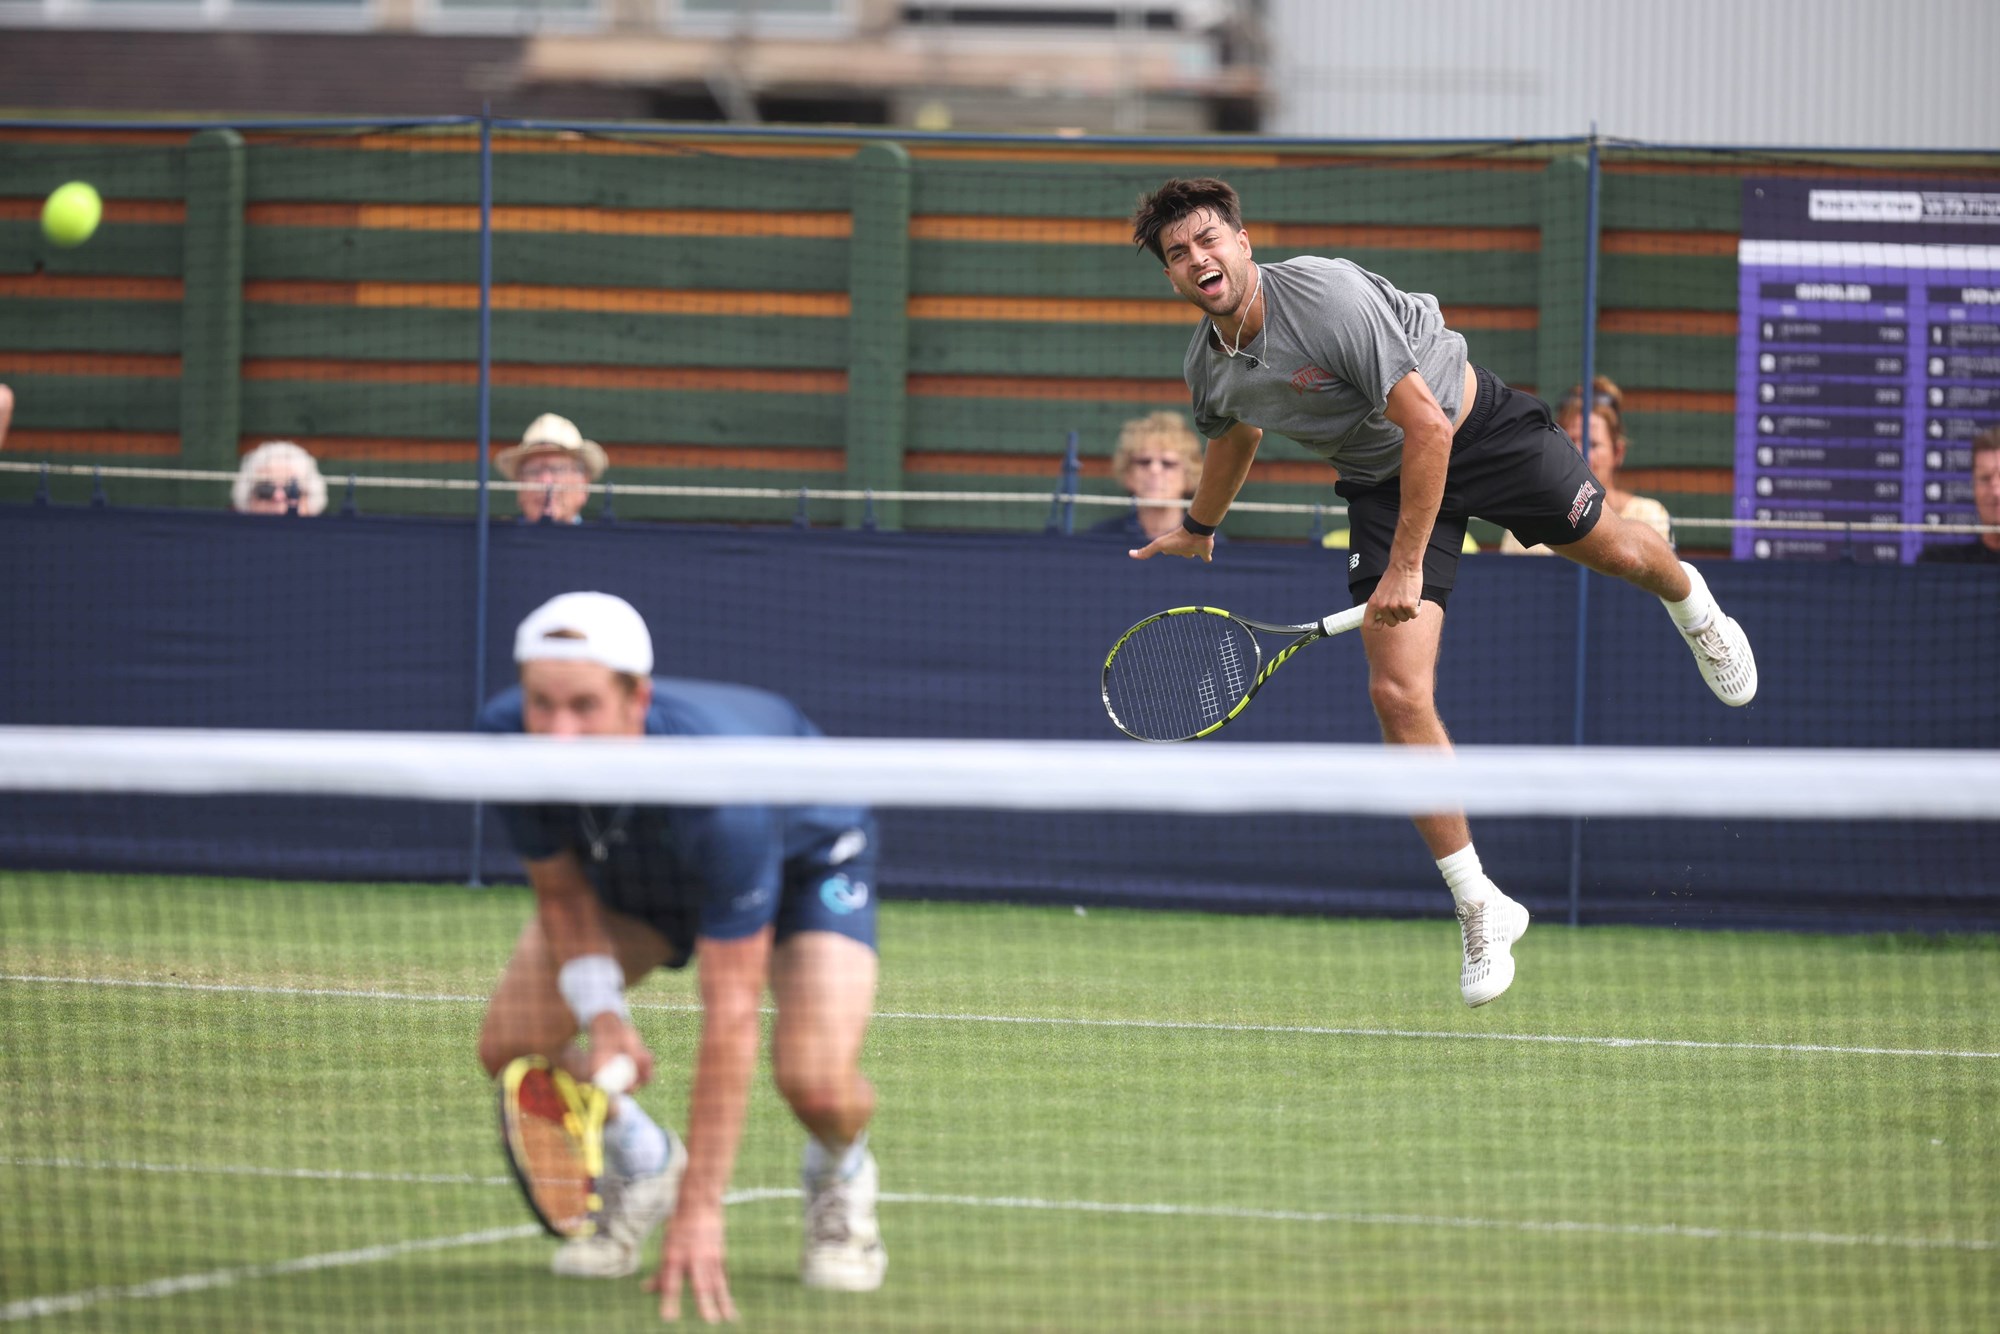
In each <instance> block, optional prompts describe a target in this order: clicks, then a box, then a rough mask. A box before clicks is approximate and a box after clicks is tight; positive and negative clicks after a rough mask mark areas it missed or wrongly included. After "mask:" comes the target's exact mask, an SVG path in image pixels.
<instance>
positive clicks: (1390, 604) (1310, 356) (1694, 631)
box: [1131, 178, 1757, 1005]
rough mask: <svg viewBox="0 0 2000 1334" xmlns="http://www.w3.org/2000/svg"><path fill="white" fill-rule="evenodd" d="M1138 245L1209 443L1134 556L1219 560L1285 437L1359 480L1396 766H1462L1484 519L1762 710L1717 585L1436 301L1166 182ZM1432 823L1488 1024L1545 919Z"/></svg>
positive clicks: (1730, 695) (1468, 992) (1461, 820)
mask: <svg viewBox="0 0 2000 1334" xmlns="http://www.w3.org/2000/svg"><path fill="white" fill-rule="evenodd" d="M1132 235H1133V240H1134V241H1135V242H1136V243H1137V244H1139V245H1141V246H1144V247H1145V248H1146V249H1148V250H1150V251H1152V253H1153V255H1154V256H1155V257H1156V258H1158V259H1159V260H1160V262H1161V263H1163V264H1164V265H1165V266H1166V273H1167V278H1168V281H1170V282H1171V283H1172V284H1173V287H1174V290H1175V291H1176V292H1179V293H1180V294H1181V295H1182V296H1184V297H1186V298H1187V299H1188V300H1189V301H1191V302H1193V303H1194V305H1195V306H1196V307H1197V308H1198V309H1200V310H1201V312H1202V314H1203V315H1204V316H1206V318H1205V319H1203V320H1202V322H1201V327H1200V328H1198V329H1197V330H1196V331H1195V335H1194V339H1193V341H1192V342H1190V343H1189V345H1188V350H1187V357H1186V359H1185V362H1184V366H1183V370H1184V374H1185V376H1186V379H1187V384H1188V389H1189V391H1190V392H1191V393H1192V394H1193V398H1194V416H1195V425H1196V427H1197V428H1198V429H1199V430H1200V431H1201V433H1202V434H1203V435H1204V436H1206V437H1208V439H1209V445H1208V454H1207V457H1206V460H1205V462H1204V464H1203V468H1202V478H1201V485H1200V486H1199V487H1198V488H1197V489H1196V491H1195V495H1194V499H1193V500H1192V501H1191V502H1190V503H1189V505H1188V509H1187V513H1186V515H1185V517H1184V518H1183V520H1182V524H1181V527H1180V528H1179V529H1177V530H1175V531H1172V532H1169V533H1166V534H1164V535H1162V536H1160V537H1158V538H1155V539H1154V540H1153V541H1152V542H1151V543H1149V544H1147V545H1146V546H1145V547H1144V548H1141V549H1136V550H1134V551H1132V552H1131V555H1132V556H1134V557H1135V558H1137V559H1139V560H1146V559H1149V558H1151V557H1153V556H1159V555H1166V556H1193V557H1199V558H1200V559H1201V560H1204V561H1206V560H1210V559H1212V558H1213V556H1214V553H1215V547H1214V542H1215V538H1214V534H1215V529H1216V527H1217V525H1219V524H1220V523H1221V522H1222V520H1223V516H1224V515H1226V514H1227V513H1228V512H1229V506H1230V504H1231V502H1233V501H1234V500H1235V499H1236V493H1237V492H1238V491H1239V490H1240V489H1242V486H1243V479H1244V478H1245V477H1246V476H1247V475H1248V474H1249V471H1250V462H1251V460H1252V459H1253V458H1254V457H1255V456H1256V453H1257V445H1258V442H1259V441H1260V440H1262V439H1263V434H1264V432H1265V431H1267V430H1271V431H1276V432H1278V433H1279V434H1281V435H1285V436H1289V437H1290V438H1291V439H1293V440H1296V441H1298V442H1299V443H1300V444H1301V445H1304V446H1305V447H1306V448H1307V449H1310V450H1312V451H1313V452H1314V453H1316V454H1318V455H1320V456H1321V457H1322V458H1324V459H1326V461H1327V462H1329V463H1331V464H1332V465H1334V467H1336V468H1338V469H1339V471H1340V480H1339V482H1338V483H1337V484H1336V485H1335V487H1334V490H1335V491H1336V492H1337V493H1338V494H1339V495H1340V496H1341V497H1342V498H1343V499H1345V500H1346V501H1347V507H1348V509H1347V517H1348V524H1349V527H1350V530H1351V532H1352V538H1351V541H1352V551H1351V554H1350V555H1349V556H1348V559H1347V585H1348V589H1349V591H1350V593H1351V594H1352V596H1353V599H1354V601H1355V602H1356V603H1357V604H1359V603H1366V604H1367V607H1368V615H1367V620H1366V621H1365V623H1364V624H1363V626H1362V629H1361V639H1362V644H1363V645H1364V647H1365V650H1366V652H1367V655H1368V674H1369V681H1368V692H1369V698H1370V700H1371V702H1372V703H1373V704H1374V707H1375V715H1376V717H1377V718H1378V719H1379V720H1380V722H1381V724H1382V736H1383V739H1384V740H1385V741H1387V742H1389V743H1390V744H1392V745H1432V746H1448V745H1450V744H1451V738H1450V736H1449V735H1448V734H1447V733H1446V732H1445V728H1444V723H1443V722H1442V720H1440V719H1439V717H1438V712H1437V704H1436V701H1435V698H1434V686H1435V670H1436V665H1437V656H1438V639H1439V634H1440V632H1441V631H1442V629H1443V626H1444V610H1445V604H1446V603H1447V602H1448V601H1449V600H1450V598H1451V588H1452V583H1453V580H1454V578H1455V577H1456V574H1457V570H1458V556H1459V545H1460V543H1461V542H1462V541H1463V539H1464V537H1465V524H1466V520H1467V518H1469V517H1473V516H1477V517H1479V518H1482V519H1488V520H1491V521H1493V522H1495V523H1498V524H1500V525H1502V526H1503V527H1505V528H1507V529H1509V530H1511V531H1512V532H1513V533H1514V535H1515V536H1516V537H1518V538H1519V539H1520V540H1521V541H1522V543H1524V544H1525V545H1528V546H1534V545H1536V544H1537V543H1546V544H1548V545H1549V546H1551V547H1553V548H1555V549H1556V551H1558V552H1560V553H1561V554H1562V555H1565V556H1568V557H1569V558H1570V559H1571V560H1573V561H1576V562H1577V563H1579V564H1581V565H1585V566H1588V567H1589V568H1591V569H1593V570H1597V571H1599V572H1600V573H1603V574H1609V575H1614V576H1616V577H1617V578H1620V579H1623V580H1625V581H1626V582H1628V583H1630V584H1633V585H1635V586H1636V587H1639V588H1643V589H1645V590H1646V591H1647V592H1649V593H1651V594H1653V595H1654V596H1655V597H1657V598H1659V599H1660V601H1661V602H1663V603H1665V604H1666V608H1667V613H1668V614H1669V615H1670V616H1672V617H1673V619H1674V624H1675V625H1676V626H1677V627H1679V629H1680V632H1681V635H1682V636H1683V637H1684V638H1685V639H1686V640H1687V644H1688V647H1689V648H1690V649H1692V650H1693V652H1694V658H1695V662H1696V663H1697V665H1699V666H1700V668H1701V675H1702V679H1703V680H1705V681H1707V682H1708V684H1709V687H1710V689H1712V690H1713V691H1714V692H1715V694H1716V697H1717V698H1719V699H1720V700H1722V702H1723V703H1725V704H1729V705H1743V704H1748V703H1749V702H1750V701H1751V699H1752V698H1753V697H1754V696H1755V695H1756V693H1757V664H1756V660H1755V659H1754V658H1753V657H1752V655H1751V652H1750V641H1749V639H1748V637H1747V636H1745V635H1744V633H1743V630H1742V628H1741V627H1739V626H1738V625H1737V624H1736V622H1735V621H1734V620H1732V619H1730V618H1729V617H1728V616H1725V615H1723V614H1722V610H1721V608H1720V607H1718V606H1717V605H1716V602H1715V599H1714V598H1713V597H1712V596H1710V594H1709V591H1708V586H1707V585H1706V584H1705V583H1704V582H1703V581H1702V577H1701V574H1700V573H1699V572H1698V571H1697V570H1696V569H1695V568H1694V567H1693V566H1692V565H1688V564H1685V563H1683V562H1681V561H1679V560H1676V559H1675V557H1674V553H1673V550H1672V548H1670V547H1669V546H1668V545H1667V543H1666V542H1665V540H1664V539H1662V538H1661V537H1660V535H1659V534H1658V533H1656V532H1654V531H1653V529H1651V528H1650V527H1648V526H1647V525H1646V524H1644V523H1639V522H1635V521H1629V520H1625V519H1621V518H1619V517H1618V516H1617V515H1615V514H1610V513H1608V512H1606V511H1605V509H1604V505H1603V499H1604V486H1603V484H1602V483H1601V482H1599V481H1598V480H1597V479H1596V478H1595V477H1593V476H1591V473H1590V469H1589V466H1588V465H1587V464H1586V463H1585V461H1584V459H1583V456H1582V455H1581V454H1580V453H1579V452H1578V450H1577V448H1576V446H1575V445H1574V444H1572V443H1571V442H1570V440H1569V438H1568V437H1567V436H1565V435H1563V433H1562V432H1561V431H1560V430H1558V429H1557V428H1556V426H1555V424H1554V422H1553V421H1552V420H1551V419H1550V416H1549V408H1548V404H1546V403H1544V402H1542V400H1540V399H1539V398H1536V397H1534V396H1533V395H1532V394H1525V393H1521V392H1519V391H1517V390H1513V389H1509V388H1508V387H1507V386H1506V385H1505V384H1503V383H1501V381H1500V379H1499V377H1497V376H1495V375H1493V374H1492V373H1491V372H1490V371H1487V370H1485V369H1484V368H1482V367H1478V366H1474V365H1472V364H1470V363H1469V362H1468V361H1467V360H1466V351H1465V339H1464V338H1463V337H1461V336H1460V335H1458V334H1457V333H1454V332H1453V331H1452V330H1451V329H1449V328H1447V327H1446V326H1445V322H1444V317H1443V316H1442V315H1441V314H1440V313H1439V311H1438V304H1437V299H1436V298H1435V297H1431V296H1425V295H1421V294H1414V293H1408V292H1402V291H1399V290H1397V289H1396V288H1395V287H1394V286H1392V285H1390V284H1389V283H1388V282H1386V281H1384V280H1383V279H1381V278H1379V277H1377V276H1376V275H1375V274H1372V273H1370V272H1368V271H1367V270H1366V269H1363V268H1361V267H1360V266H1359V265H1357V264H1354V263H1352V262H1350V261H1348V260H1344V259H1323V258H1321V257H1319V256H1316V255H1307V256H1301V257H1299V258H1297V259H1288V260H1285V261H1283V262H1281V263H1277V264H1258V263H1256V262H1255V261H1254V260H1253V259H1252V258H1251V251H1250V236H1249V233H1248V232H1246V231H1245V230H1244V228H1243V215H1242V206H1241V203H1240V201H1239V200H1238V199H1237V195H1236V191H1235V190H1233V189H1231V188H1230V187H1229V186H1228V185H1227V184H1226V183H1225V182H1222V181H1219V180H1213V179H1206V178H1204V179H1199V180H1188V181H1182V180H1170V181H1168V182H1167V183H1166V184H1165V185H1163V186H1161V187H1160V188H1159V189H1158V190H1157V191H1155V192H1154V193H1152V194H1151V195H1148V196H1146V197H1145V198H1144V199H1142V200H1141V201H1140V204H1139V208H1138V211H1137V212H1136V213H1135V214H1134V215H1133V218H1132ZM1415 821H1416V826H1417V832H1418V833H1419V834H1421V835H1422V836H1423V839H1424V842H1425V843H1426V844H1428V845H1429V847H1430V851H1431V856H1433V857H1435V858H1436V859H1437V864H1438V870H1440V871H1441V872H1443V873H1444V881H1445V884H1446V885H1447V886H1449V887H1450V889H1451V894H1452V898H1453V900H1454V901H1455V902H1456V904H1457V906H1458V920H1459V923H1460V927H1461V930H1462V931H1463V934H1464V944H1465V959H1464V965H1463V968H1462V969H1461V972H1460V975H1459V988H1460V991H1461V992H1462V993H1463V995H1464V997H1465V1003H1466V1004H1468V1005H1484V1004H1486V1003H1487V1002H1488V1001H1490V1000H1493V999H1494V998H1496V997H1498V996H1499V995H1500V994H1501V993H1502V992H1504V991H1506V990H1507V988H1508V986H1509V985H1511V984H1512V983H1513V980H1514V956H1513V946H1514V942H1515V941H1516V940H1518V939H1520V937H1521V935H1522V933H1524V932H1525V931H1526V930H1527V929H1528V910H1527V909H1526V908H1524V907H1522V906H1521V905H1520V904H1519V903H1516V902H1515V901H1514V900H1513V899H1510V898H1508V897H1507V896H1506V895H1505V894H1503V893H1501V892H1500V889H1499V887H1498V886H1497V885H1495V884H1494V883H1493V881H1492V880H1491V879H1489V878H1488V877H1487V875H1486V874H1485V872H1484V871H1482V870H1481V869H1480V865H1479V854H1478V853H1477V852H1475V851H1474V850H1473V847H1472V833H1471V830H1470V829H1469V828H1468V827H1467V825H1466V821H1465V816H1464V814H1463V812H1448V813H1440V814H1430V815H1419V816H1416V817H1415Z"/></svg>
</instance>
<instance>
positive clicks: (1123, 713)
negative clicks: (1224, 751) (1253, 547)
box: [1104, 612, 1258, 741]
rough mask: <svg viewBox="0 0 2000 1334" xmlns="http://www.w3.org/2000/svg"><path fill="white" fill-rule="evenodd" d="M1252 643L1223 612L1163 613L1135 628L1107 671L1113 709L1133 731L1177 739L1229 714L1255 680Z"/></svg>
mask: <svg viewBox="0 0 2000 1334" xmlns="http://www.w3.org/2000/svg"><path fill="white" fill-rule="evenodd" d="M1257 663H1258V651H1257V642H1256V640H1255V639H1254V638H1252V637H1251V635H1250V632H1249V631H1248V630H1246V629H1244V627H1243V626H1242V625H1241V624H1239V623H1238V622H1237V621H1235V620H1232V619H1231V618H1229V617H1227V616H1218V615H1215V614H1213V613H1206V612H1193V613H1180V614H1175V615H1168V616H1162V617H1160V618H1158V619H1157V620H1154V621H1150V622H1148V623H1146V624H1145V625H1142V626H1140V627H1139V628H1138V629H1136V630H1134V631H1133V632H1132V633H1131V635H1130V636H1129V637H1127V639H1126V640H1125V642H1124V643H1123V644H1121V645H1120V646H1119V648H1118V651H1117V652H1116V653H1114V654H1113V655H1112V657H1111V661H1110V662H1109V663H1108V664H1106V666H1105V670H1104V698H1105V703H1106V704H1107V705H1108V706H1109V707H1110V710H1111V713H1112V716H1113V717H1114V718H1115V719H1116V720H1117V721H1118V723H1119V724H1120V725H1121V726H1123V727H1124V728H1125V730H1126V731H1127V732H1130V733H1131V734H1132V735H1134V736H1139V737H1144V738H1146V739H1147V740H1149V741H1181V740H1185V739H1187V738H1189V737H1192V736H1195V735H1197V734H1198V733H1200V732H1203V731H1205V730H1207V729H1208V728H1210V727H1213V726H1215V725H1216V724H1217V723H1219V722H1221V721H1222V720H1223V719H1224V718H1226V717H1228V716H1229V712H1230V710H1231V709H1234V708H1235V707H1236V706H1237V705H1238V704H1239V703H1241V702H1242V700H1243V698H1244V697H1245V696H1246V695H1247V694H1249V692H1250V687H1251V685H1252V683H1253V682H1254V681H1255V680H1256V671H1257Z"/></svg>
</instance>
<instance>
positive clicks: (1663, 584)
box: [1556, 514, 1757, 708]
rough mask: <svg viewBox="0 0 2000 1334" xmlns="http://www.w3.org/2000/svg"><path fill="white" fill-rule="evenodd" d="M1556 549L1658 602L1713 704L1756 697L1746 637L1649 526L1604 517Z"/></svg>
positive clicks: (1693, 571)
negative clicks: (1673, 625)
mask: <svg viewBox="0 0 2000 1334" xmlns="http://www.w3.org/2000/svg"><path fill="white" fill-rule="evenodd" d="M1556 550H1557V551H1558V552H1560V553H1562V554H1563V555H1565V556H1568V557H1569V558H1570V559H1571V560H1574V561H1576V562H1577V563H1579V564H1581V565H1587V566H1589V567H1590V568H1591V569H1593V570H1596V571H1598V572H1600V573H1602V574H1609V575H1613V576H1615V577H1617V578H1620V579H1623V580H1625V581H1626V582H1627V583H1631V584H1634V585H1636V586H1638V587H1640V588H1643V589H1645V590H1646V591H1647V592H1649V593H1651V594H1652V595H1653V596H1655V597H1657V598H1658V599H1660V601H1661V602H1662V603H1663V604H1665V606H1666V609H1667V614H1668V615H1670V616H1672V617H1673V618H1674V624H1675V626H1676V627H1677V628H1678V629H1679V630H1680V632H1681V638H1682V639H1684V640H1685V641H1686V642H1687V646H1688V651H1689V652H1690V653H1692V654H1694V661H1695V666H1696V667H1697V668H1699V669H1700V671H1701V679H1702V680H1704V681H1706V682H1707V683H1708V688H1709V689H1710V690H1712V691H1713V692H1715V697H1716V698H1717V699H1719V700H1721V701H1722V702H1723V703H1724V704H1727V705H1729V706H1730V707H1731V708H1741V707H1742V706H1743V705H1745V704H1748V703H1749V702H1750V701H1751V700H1753V699H1755V698H1756V697H1757V657H1756V655H1755V654H1754V653H1753V652H1751V649H1750V637H1749V636H1748V635H1747V634H1745V633H1744V632H1743V627H1742V626H1740V625H1738V624H1737V623H1736V620H1735V618H1734V617H1731V616H1726V615H1724V614H1723V611H1722V608H1721V607H1720V606H1719V605H1717V603H1716V601H1715V597H1714V595H1713V594H1711V593H1710V592H1709V591H1708V583H1707V581H1706V580H1704V579H1703V578H1702V577H1701V571H1699V570H1697V569H1696V568H1695V567H1694V566H1692V565H1689V564H1688V563H1687V562H1685V561H1682V560H1679V559H1678V558H1676V557H1675V555H1674V552H1673V548H1672V547H1669V546H1668V545H1667V542H1666V539H1665V538H1663V537H1661V536H1660V535H1659V534H1658V533H1657V532H1655V531H1654V530H1653V529H1652V527H1651V526H1650V525H1648V524H1643V523H1637V522H1635V521H1633V520H1630V519H1621V518H1618V517H1617V516H1616V515H1611V514H1607V515H1605V516H1604V517H1603V518H1602V519H1601V520H1599V522H1598V524H1597V526H1596V527H1595V528H1593V529H1591V530H1590V532H1589V533H1588V534H1586V535H1585V536H1584V537H1582V538H1581V539H1579V540H1578V541H1575V542H1571V543H1569V544H1568V545H1566V546H1559V547H1557V548H1556Z"/></svg>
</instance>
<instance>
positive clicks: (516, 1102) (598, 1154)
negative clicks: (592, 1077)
mask: <svg viewBox="0 0 2000 1334" xmlns="http://www.w3.org/2000/svg"><path fill="white" fill-rule="evenodd" d="M636 1076H637V1071H636V1070H635V1069H634V1068H633V1064H632V1058H631V1057H629V1056H626V1055H623V1054H622V1053H621V1054H620V1055H617V1056H614V1057H612V1058H611V1059H610V1060H609V1061H606V1062H605V1063H604V1068H603V1069H602V1070H599V1071H598V1072H597V1077H596V1081H595V1083H591V1084H579V1083H577V1082H576V1080H574V1079H572V1078H571V1077H570V1075H569V1072H568V1071H566V1070H562V1069H558V1068H557V1067H555V1066H552V1065H550V1064H549V1063H548V1061H546V1060H544V1059H543V1058H542V1057H540V1056H523V1057H520V1058H518V1059H517V1060H515V1061H513V1062H511V1063H510V1064H509V1065H508V1066H507V1068H506V1069H505V1070H503V1071H501V1072H500V1148H501V1150H502V1151H503V1152H504V1153H505V1154H506V1155H507V1165H508V1166H509V1167H511V1168H512V1169H513V1170H514V1180H515V1181H517V1182H519V1183H520V1186H521V1194H522V1195H524V1196H526V1197H527V1200H528V1207H529V1208H530V1209H532V1210H534V1213H535V1217H536V1218H537V1219H539V1220H540V1222H541V1224H542V1226H543V1227H544V1228H546V1229H547V1230H548V1233H549V1235H550V1236H552V1237H561V1238H569V1237H584V1236H589V1235H590V1234H591V1233H592V1232H593V1231H594V1230H595V1229H596V1226H597V1225H596V1223H595V1222H594V1221H592V1217H591V1216H592V1215H593V1214H595V1213H597V1212H598V1211H599V1210H601V1209H602V1208H603V1207H604V1197H603V1196H602V1194H600V1193H599V1190H598V1181H599V1179H600V1178H602V1177H603V1175H604V1121H605V1118H606V1117H607V1116H609V1115H610V1112H611V1099H612V1097H613V1096H615V1095H616V1094H619V1093H623V1092H624V1091H625V1090H626V1089H628V1088H630V1087H631V1086H632V1083H633V1080H634V1079H635V1078H636Z"/></svg>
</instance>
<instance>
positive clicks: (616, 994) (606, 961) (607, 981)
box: [556, 954, 632, 1028]
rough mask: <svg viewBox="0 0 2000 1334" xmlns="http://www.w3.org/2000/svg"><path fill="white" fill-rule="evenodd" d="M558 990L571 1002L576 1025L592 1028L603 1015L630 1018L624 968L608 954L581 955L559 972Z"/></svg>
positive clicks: (557, 977)
mask: <svg viewBox="0 0 2000 1334" xmlns="http://www.w3.org/2000/svg"><path fill="white" fill-rule="evenodd" d="M556 990H557V991H560V992H561V993H562V998H563V999H564V1000H565V1001H567V1002H569V1008H570V1013H572V1014H574V1015H575V1016H576V1023H577V1027H579V1028H589V1027H590V1021H591V1020H593V1019H595V1018H597V1016H598V1015H600V1014H607V1013H608V1014H615V1015H617V1016H618V1017H619V1018H620V1019H630V1018H631V1017H632V1012H631V1011H630V1010H628V1009H626V1008H625V970H624V969H622V968H620V967H619V966H618V960H616V959H614V958H612V957H611V956H610V955H608V954H579V955H577V956H576V957H575V958H574V959H571V960H570V961H569V962H568V963H566V964H564V965H563V966H562V969H561V971H559V972H558V973H557V974H556Z"/></svg>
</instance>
